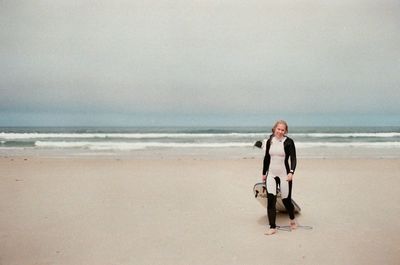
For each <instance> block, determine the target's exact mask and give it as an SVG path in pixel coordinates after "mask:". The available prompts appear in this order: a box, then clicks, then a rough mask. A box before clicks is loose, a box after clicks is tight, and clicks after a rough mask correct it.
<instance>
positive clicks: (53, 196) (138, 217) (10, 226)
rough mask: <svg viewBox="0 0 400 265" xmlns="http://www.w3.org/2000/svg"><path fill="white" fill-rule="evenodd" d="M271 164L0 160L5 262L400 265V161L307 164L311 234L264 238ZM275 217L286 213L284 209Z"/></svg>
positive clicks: (298, 182)
mask: <svg viewBox="0 0 400 265" xmlns="http://www.w3.org/2000/svg"><path fill="white" fill-rule="evenodd" d="M260 172H261V159H259V158H254V159H227V160H223V159H194V158H193V157H192V158H188V157H182V158H164V159H157V160H152V159H141V160H140V159H133V158H129V157H122V158H121V157H120V158H118V157H108V158H104V157H103V158H96V157H90V158H71V157H69V158H45V157H27V156H14V157H10V156H9V157H7V156H4V157H2V158H1V159H0V264H2V265H14V264H15V265H17V264H18V265H20V264H24V265H29V264H71V265H72V264H74V265H76V264H96V265H99V264H108V265H116V264H163V265H165V264H174V265H177V264H278V263H279V264H399V261H400V238H399V236H398V234H399V232H400V223H399V221H398V219H399V217H400V204H399V199H398V198H399V197H398V194H399V192H400V186H399V185H398V177H399V173H398V172H400V160H398V159H385V160H384V159H350V160H345V159H299V163H298V168H297V172H296V174H295V179H294V186H293V198H294V199H295V200H296V202H297V203H298V204H299V205H300V206H301V207H302V212H301V214H299V215H297V220H298V222H299V224H300V225H309V226H312V227H313V229H312V230H305V229H298V230H296V231H293V232H287V231H279V232H278V233H277V234H276V235H274V236H265V235H264V231H265V230H266V227H267V220H266V210H265V209H264V208H262V207H261V206H260V205H259V204H258V202H257V201H256V200H255V199H254V197H253V194H252V187H253V185H254V184H255V183H256V182H259V181H260V178H261V176H260ZM277 223H278V224H280V225H286V224H287V223H288V217H287V216H286V215H284V214H278V219H277Z"/></svg>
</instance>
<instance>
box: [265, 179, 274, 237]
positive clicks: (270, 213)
mask: <svg viewBox="0 0 400 265" xmlns="http://www.w3.org/2000/svg"><path fill="white" fill-rule="evenodd" d="M266 186H267V199H268V205H267V209H268V221H269V227H270V229H269V230H268V231H267V232H266V234H267V235H272V234H274V233H275V232H276V224H275V220H276V180H275V178H274V177H272V176H268V177H267V182H266Z"/></svg>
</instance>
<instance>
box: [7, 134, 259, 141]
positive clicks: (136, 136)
mask: <svg viewBox="0 0 400 265" xmlns="http://www.w3.org/2000/svg"><path fill="white" fill-rule="evenodd" d="M214 137H265V133H5V132H1V133H0V139H5V140H19V139H71V138H74V139H91V138H104V139H112V138H127V139H129V138H131V139H146V138H214Z"/></svg>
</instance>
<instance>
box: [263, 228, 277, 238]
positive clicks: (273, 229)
mask: <svg viewBox="0 0 400 265" xmlns="http://www.w3.org/2000/svg"><path fill="white" fill-rule="evenodd" d="M275 233H276V228H270V229H268V230H267V232H265V233H264V235H267V236H270V235H273V234H275Z"/></svg>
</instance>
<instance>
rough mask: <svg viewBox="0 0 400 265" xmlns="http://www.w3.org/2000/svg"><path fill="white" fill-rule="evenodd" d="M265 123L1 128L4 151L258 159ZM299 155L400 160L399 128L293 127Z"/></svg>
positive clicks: (267, 131)
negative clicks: (227, 125)
mask: <svg viewBox="0 0 400 265" xmlns="http://www.w3.org/2000/svg"><path fill="white" fill-rule="evenodd" d="M269 134H270V129H269V128H266V127H14V128H13V127H0V154H1V155H3V156H7V155H43V154H45V155H58V156H59V155H61V156H87V155H89V156H93V155H94V156H101V155H129V156H136V157H144V158H149V157H150V158H151V157H154V158H157V157H160V156H161V157H167V156H171V155H172V156H182V155H189V156H195V157H227V158H229V157H233V158H254V157H260V156H262V155H263V154H262V151H261V150H260V149H257V148H254V146H253V145H254V143H255V141H257V140H263V139H265V138H266V137H268V135H269ZM288 136H289V137H291V138H293V139H294V141H295V145H296V150H297V154H298V156H299V157H305V158H307V157H310V158H329V157H336V158H365V157H367V158H400V126H398V127H291V128H290V130H289V134H288Z"/></svg>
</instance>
